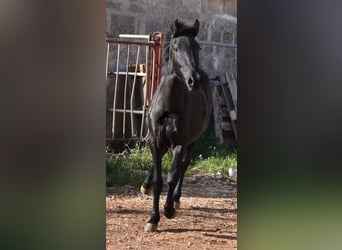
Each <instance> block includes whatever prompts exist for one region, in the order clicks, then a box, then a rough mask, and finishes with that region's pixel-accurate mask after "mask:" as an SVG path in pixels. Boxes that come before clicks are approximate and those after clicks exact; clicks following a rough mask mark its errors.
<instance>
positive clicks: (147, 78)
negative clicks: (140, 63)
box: [140, 46, 151, 138]
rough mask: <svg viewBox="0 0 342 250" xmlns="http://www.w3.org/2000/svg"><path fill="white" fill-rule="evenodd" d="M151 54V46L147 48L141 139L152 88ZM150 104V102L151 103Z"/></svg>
mask: <svg viewBox="0 0 342 250" xmlns="http://www.w3.org/2000/svg"><path fill="white" fill-rule="evenodd" d="M149 52H150V47H149V46H146V74H147V77H146V88H145V94H144V96H145V98H144V105H143V111H144V112H143V114H142V118H141V127H140V138H142V137H143V131H144V124H145V122H144V121H145V116H146V104H147V99H149V97H148V93H149V91H148V87H149V86H150V80H151V77H150V73H149V72H150V65H149V64H150V61H149V56H150V54H149ZM149 103H150V102H149Z"/></svg>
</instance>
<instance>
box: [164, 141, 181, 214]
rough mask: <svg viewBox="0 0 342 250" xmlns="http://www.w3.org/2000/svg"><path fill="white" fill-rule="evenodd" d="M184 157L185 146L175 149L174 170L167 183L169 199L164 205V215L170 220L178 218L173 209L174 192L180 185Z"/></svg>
mask: <svg viewBox="0 0 342 250" xmlns="http://www.w3.org/2000/svg"><path fill="white" fill-rule="evenodd" d="M183 156H184V146H181V145H178V146H176V147H175V148H174V149H173V161H172V168H171V171H170V173H169V174H168V177H167V183H168V185H169V189H168V192H167V198H166V202H165V205H164V215H165V217H166V218H168V219H172V218H174V217H175V216H176V214H175V213H176V210H175V208H174V207H173V192H174V190H175V187H176V185H177V183H178V180H179V176H180V174H181V165H182V159H183Z"/></svg>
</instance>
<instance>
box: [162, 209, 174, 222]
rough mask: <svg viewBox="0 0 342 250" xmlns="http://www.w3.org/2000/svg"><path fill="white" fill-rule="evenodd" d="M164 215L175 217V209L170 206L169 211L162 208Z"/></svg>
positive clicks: (170, 217)
mask: <svg viewBox="0 0 342 250" xmlns="http://www.w3.org/2000/svg"><path fill="white" fill-rule="evenodd" d="M164 215H165V217H166V218H168V219H173V218H175V217H176V209H174V208H172V210H171V211H167V210H166V209H165V210H164Z"/></svg>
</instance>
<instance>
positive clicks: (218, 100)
mask: <svg viewBox="0 0 342 250" xmlns="http://www.w3.org/2000/svg"><path fill="white" fill-rule="evenodd" d="M212 86H213V115H214V123H215V124H214V127H215V133H216V137H217V138H218V141H219V143H223V142H224V141H228V142H227V144H229V145H231V144H235V145H236V142H237V84H236V75H235V74H233V73H225V74H223V75H221V76H220V77H218V79H217V80H216V81H212Z"/></svg>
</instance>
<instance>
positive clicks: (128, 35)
mask: <svg viewBox="0 0 342 250" xmlns="http://www.w3.org/2000/svg"><path fill="white" fill-rule="evenodd" d="M149 37H150V36H149V35H136V34H119V35H108V36H107V38H135V39H148V38H149Z"/></svg>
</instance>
